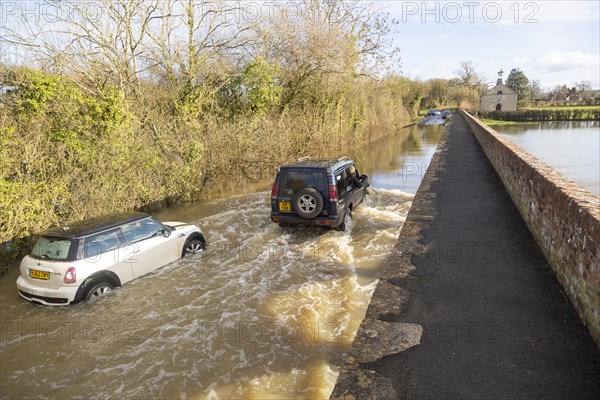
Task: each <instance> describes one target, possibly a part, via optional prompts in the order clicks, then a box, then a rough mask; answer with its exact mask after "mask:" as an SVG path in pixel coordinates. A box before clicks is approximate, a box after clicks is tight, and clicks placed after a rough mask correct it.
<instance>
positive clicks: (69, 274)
mask: <svg viewBox="0 0 600 400" xmlns="http://www.w3.org/2000/svg"><path fill="white" fill-rule="evenodd" d="M76 280H77V273H76V271H75V267H69V268H67V271H66V272H65V283H75V281H76Z"/></svg>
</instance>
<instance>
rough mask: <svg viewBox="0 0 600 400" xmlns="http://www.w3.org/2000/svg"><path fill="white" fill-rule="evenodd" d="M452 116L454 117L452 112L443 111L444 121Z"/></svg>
mask: <svg viewBox="0 0 600 400" xmlns="http://www.w3.org/2000/svg"><path fill="white" fill-rule="evenodd" d="M451 115H452V111H450V110H444V111H442V118H443V119H446V118H448V117H449V116H451Z"/></svg>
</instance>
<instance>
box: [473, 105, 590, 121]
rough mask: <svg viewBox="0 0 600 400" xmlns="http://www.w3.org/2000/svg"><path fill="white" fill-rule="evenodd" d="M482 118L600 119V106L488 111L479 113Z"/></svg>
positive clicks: (527, 119) (526, 119) (531, 119)
mask: <svg viewBox="0 0 600 400" xmlns="http://www.w3.org/2000/svg"><path fill="white" fill-rule="evenodd" d="M479 118H480V119H482V120H494V121H512V122H528V121H596V120H600V106H592V107H550V108H531V109H523V110H518V111H512V112H498V111H490V112H486V113H480V114H479Z"/></svg>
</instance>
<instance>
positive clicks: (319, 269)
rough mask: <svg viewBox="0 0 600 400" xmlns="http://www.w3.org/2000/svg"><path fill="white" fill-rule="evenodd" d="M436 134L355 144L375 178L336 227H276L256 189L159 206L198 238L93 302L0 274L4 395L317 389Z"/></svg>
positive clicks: (229, 395)
mask: <svg viewBox="0 0 600 400" xmlns="http://www.w3.org/2000/svg"><path fill="white" fill-rule="evenodd" d="M441 133H442V128H441V127H439V126H437V127H436V126H432V127H410V128H406V129H404V130H402V131H401V132H399V133H398V134H395V135H392V136H389V137H387V138H384V139H382V140H380V141H378V142H376V143H372V144H371V145H369V146H366V147H364V148H362V149H357V150H355V151H354V154H351V155H352V156H353V157H355V160H356V161H357V163H358V165H359V168H360V170H361V173H367V174H369V175H370V176H371V179H372V183H373V188H371V195H370V196H369V197H368V200H367V202H366V203H364V204H362V205H361V206H360V207H358V208H357V209H356V210H355V212H354V213H353V220H352V222H351V224H350V227H349V229H348V230H347V231H346V232H337V231H331V230H324V229H320V228H298V229H292V230H283V229H282V228H280V227H278V226H277V225H276V224H273V223H272V222H271V221H270V219H269V212H270V193H269V192H268V191H260V192H255V193H249V194H242V195H236V196H230V197H228V198H224V199H219V200H213V201H207V202H204V203H196V204H191V205H186V206H183V207H179V208H174V209H170V210H165V211H162V212H161V213H159V214H157V215H158V216H159V217H160V218H161V219H163V220H183V221H186V222H193V223H196V224H198V225H199V226H200V227H201V228H202V229H203V230H204V232H205V234H206V236H207V239H208V241H209V247H208V248H207V249H206V251H205V252H204V253H202V254H199V255H197V256H193V257H189V258H186V259H182V260H179V261H177V262H175V263H172V264H170V265H168V266H166V267H164V268H162V269H160V270H158V271H155V272H153V273H151V274H149V275H147V276H145V277H142V278H140V279H137V280H135V281H133V282H131V283H128V284H126V285H124V286H123V287H122V288H120V289H118V290H115V291H114V292H112V293H110V294H109V295H107V296H105V297H104V298H103V299H101V300H99V301H97V302H94V303H90V304H77V305H74V306H68V307H59V308H52V307H46V306H38V305H34V304H31V303H28V302H27V301H25V300H22V299H21V298H20V297H19V296H18V294H17V291H16V286H15V281H16V279H17V275H18V270H17V269H16V268H14V269H12V270H11V271H9V273H7V274H5V275H4V276H2V278H1V279H0V321H1V338H0V339H1V341H0V351H1V353H0V397H2V398H67V397H68V398H81V399H94V398H173V399H174V398H178V399H197V398H200V399H204V398H209V399H217V398H218V399H239V398H244V399H282V398H314V399H322V398H328V397H329V394H330V393H331V390H332V389H333V386H334V384H335V380H336V378H337V375H338V373H339V368H340V366H341V365H342V363H343V359H344V356H345V352H346V351H348V350H349V348H350V346H351V343H352V340H353V339H354V336H355V334H356V331H357V329H358V326H359V325H360V323H361V321H362V319H363V318H364V315H365V312H366V309H367V306H368V304H369V300H370V298H371V295H372V292H373V290H374V288H375V285H376V284H377V279H376V276H377V271H378V269H379V268H381V266H382V264H383V263H384V262H385V259H386V257H387V256H388V255H389V254H390V252H391V250H392V248H393V246H394V243H395V241H396V239H397V237H398V234H399V232H400V229H401V227H402V224H403V222H404V220H405V218H406V215H407V213H408V210H409V208H410V204H411V201H412V198H413V195H412V194H411V193H414V192H415V191H416V189H417V188H418V185H419V183H420V178H421V176H422V174H423V173H424V170H425V169H426V166H427V164H428V163H429V160H430V158H431V155H432V154H433V151H434V149H435V146H436V144H437V141H438V140H439V138H440V136H441Z"/></svg>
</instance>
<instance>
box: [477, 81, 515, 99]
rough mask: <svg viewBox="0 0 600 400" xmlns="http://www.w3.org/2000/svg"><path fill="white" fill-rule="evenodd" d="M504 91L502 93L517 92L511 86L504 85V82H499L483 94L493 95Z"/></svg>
mask: <svg viewBox="0 0 600 400" xmlns="http://www.w3.org/2000/svg"><path fill="white" fill-rule="evenodd" d="M500 90H501V91H502V95H505V94H516V92H515V91H514V90H512V89H511V88H510V87H508V86H506V85H503V84H498V85H496V86H494V87H493V88H491V89H490V90H488V91H487V92H485V93H484V94H483V95H482V97H483V96H488V95H493V96H497V95H498V91H500Z"/></svg>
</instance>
